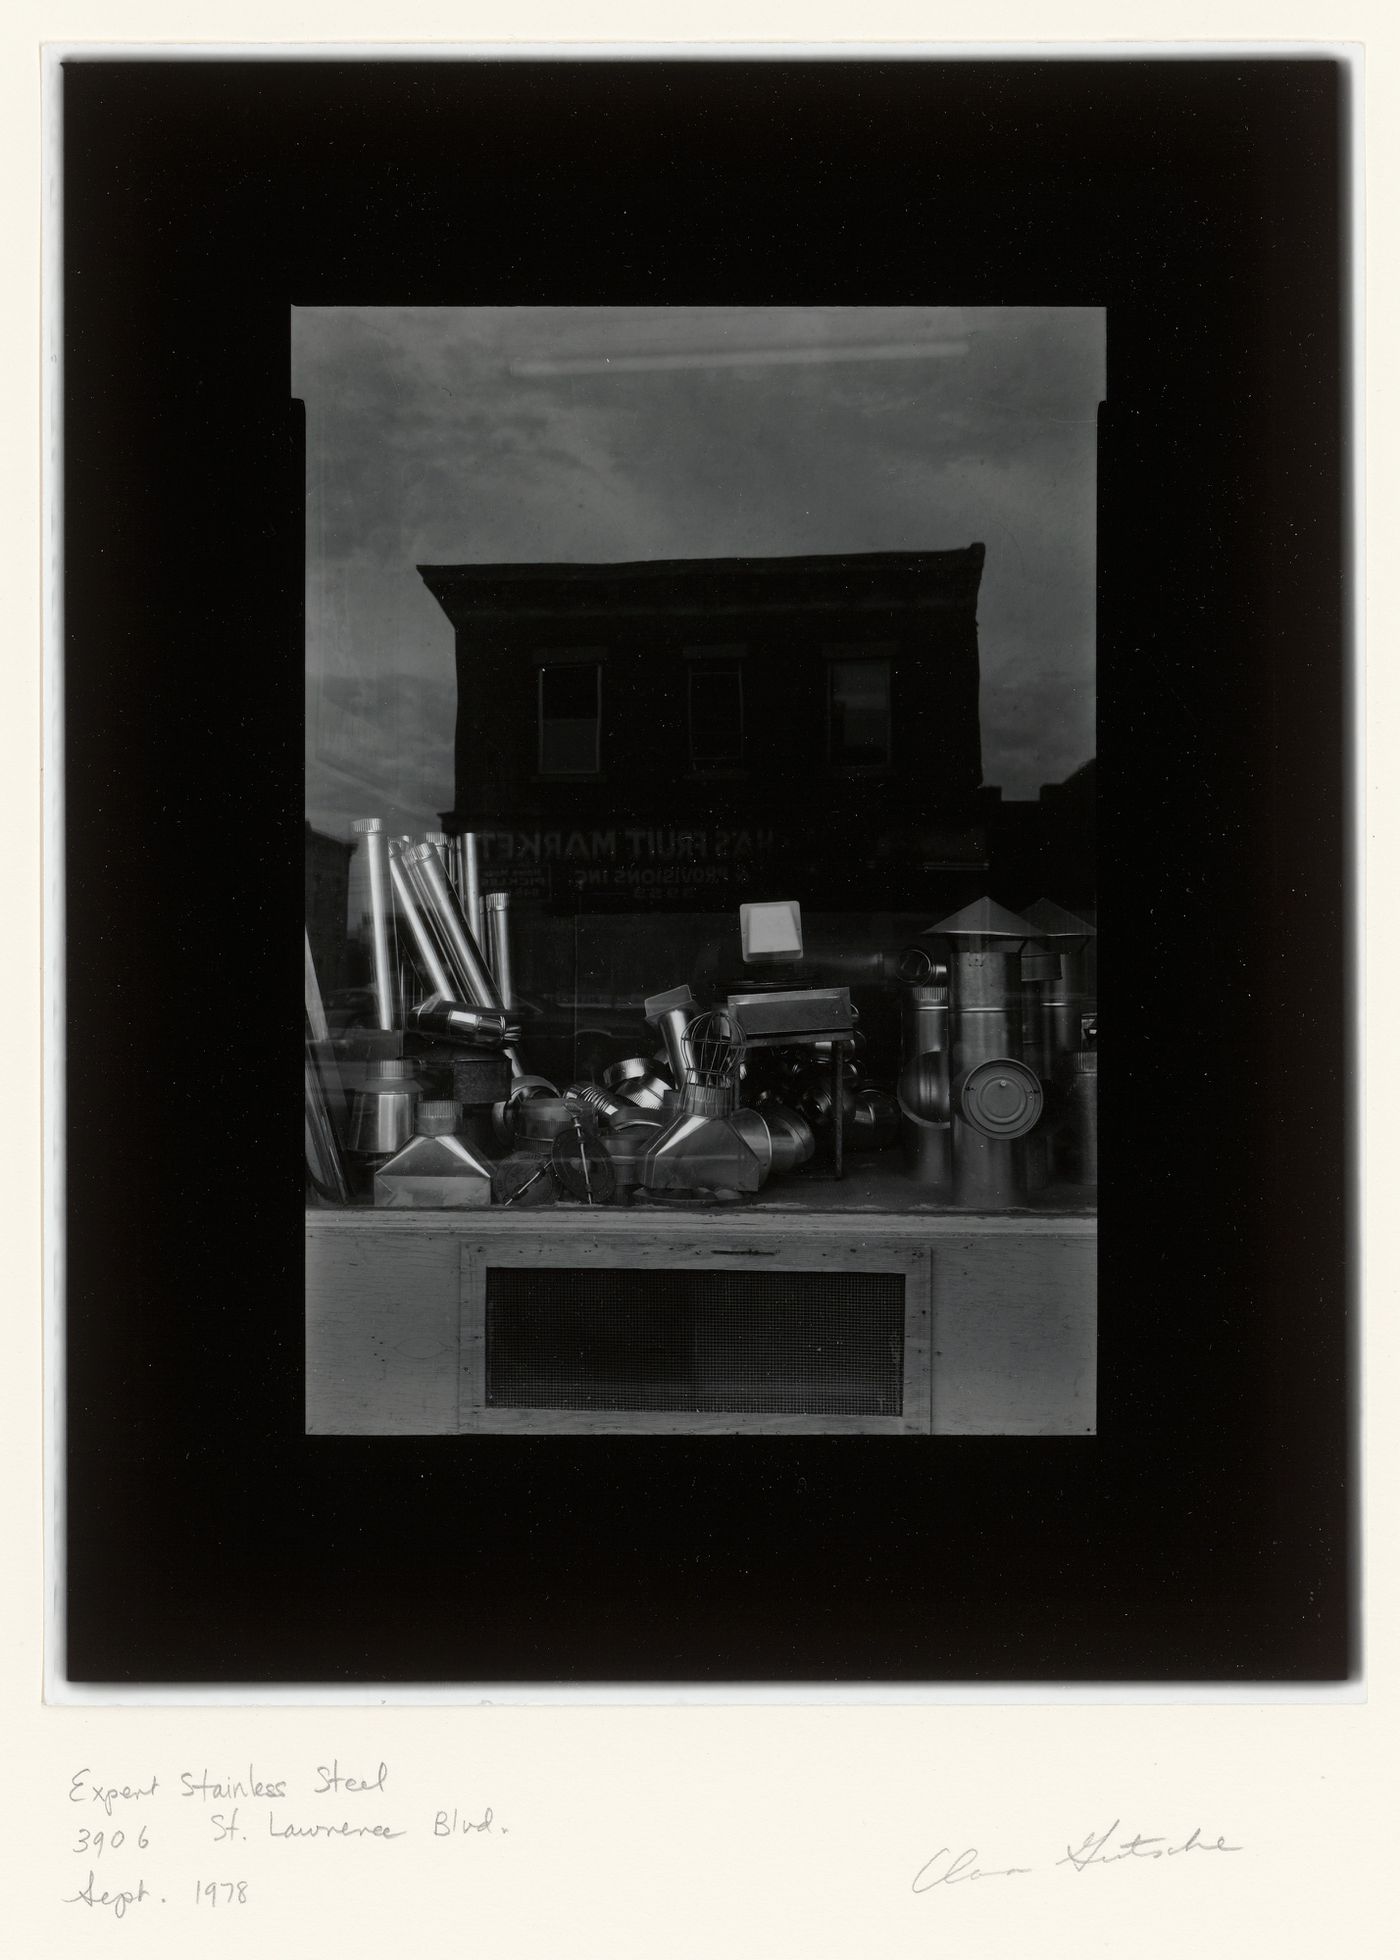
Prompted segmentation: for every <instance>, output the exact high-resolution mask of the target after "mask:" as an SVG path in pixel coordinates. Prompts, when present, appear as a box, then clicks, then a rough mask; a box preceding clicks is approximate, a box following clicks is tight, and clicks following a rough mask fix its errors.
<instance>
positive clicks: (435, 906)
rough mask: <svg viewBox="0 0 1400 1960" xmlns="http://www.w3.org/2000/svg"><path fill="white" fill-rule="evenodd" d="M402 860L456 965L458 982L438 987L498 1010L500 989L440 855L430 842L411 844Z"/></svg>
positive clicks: (472, 1004) (453, 994)
mask: <svg viewBox="0 0 1400 1960" xmlns="http://www.w3.org/2000/svg"><path fill="white" fill-rule="evenodd" d="M402 861H403V864H404V867H405V869H406V871H407V873H408V876H409V877H410V878H411V879H412V881H413V885H414V890H415V893H416V894H417V896H418V898H419V900H420V902H421V903H422V906H423V910H424V912H425V913H426V914H427V916H428V918H429V919H430V921H431V923H432V925H433V928H434V930H435V931H436V932H437V934H438V936H439V940H440V942H441V945H442V949H443V952H444V954H445V955H446V956H447V958H448V961H449V963H450V964H451V965H452V966H453V967H455V968H456V969H457V979H458V984H457V986H455V987H445V988H442V989H440V990H439V991H441V992H444V993H447V994H450V995H451V996H452V997H453V998H454V999H458V1000H465V1001H468V1002H469V1003H470V1004H471V1006H473V1007H490V1008H494V1009H495V1010H496V1012H497V1013H501V1012H502V1011H503V1010H504V1003H503V1002H502V999H501V994H500V989H499V988H498V987H497V985H496V983H495V981H494V979H493V978H492V976H491V969H490V967H489V966H488V965H487V963H486V959H485V957H484V955H483V954H482V951H481V947H480V945H479V944H478V943H477V939H476V935H475V934H474V933H473V932H472V930H471V928H470V927H469V926H468V925H467V923H466V920H465V919H464V918H463V916H462V912H461V909H460V907H459V906H458V904H457V901H456V899H455V898H454V897H453V895H452V887H451V886H450V885H449V884H448V882H447V873H446V872H445V871H444V870H443V868H442V859H441V858H440V857H439V856H438V854H437V852H436V851H435V850H434V849H433V847H432V845H431V844H410V845H409V847H408V849H407V850H406V851H404V852H403V853H402Z"/></svg>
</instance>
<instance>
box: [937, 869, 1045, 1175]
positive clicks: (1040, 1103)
mask: <svg viewBox="0 0 1400 1960" xmlns="http://www.w3.org/2000/svg"><path fill="white" fill-rule="evenodd" d="M929 934H930V936H936V937H938V938H941V939H942V940H943V941H944V943H945V944H946V945H947V947H948V977H949V982H950V986H949V995H950V998H949V1006H950V1010H951V1012H950V1021H951V1030H950V1032H951V1065H950V1075H951V1084H952V1086H951V1102H952V1124H953V1128H952V1146H953V1201H954V1203H955V1204H959V1205H969V1206H973V1207H976V1208H978V1209H981V1210H988V1211H998V1210H1003V1209H1005V1208H1006V1207H1007V1206H1011V1205H1023V1204H1024V1203H1025V1201H1026V1165H1025V1151H1024V1148H1023V1147H1022V1139H1023V1138H1024V1137H1025V1136H1026V1135H1027V1134H1028V1133H1029V1132H1030V1131H1031V1130H1033V1129H1034V1128H1035V1126H1036V1124H1037V1123H1038V1122H1039V1120H1040V1116H1041V1112H1042V1110H1043V1108H1044V1102H1045V1096H1044V1089H1043V1087H1042V1085H1041V1081H1040V1077H1039V1076H1038V1075H1037V1074H1036V1072H1035V1070H1034V1069H1032V1068H1029V1067H1028V1066H1027V1065H1026V1063H1025V1062H1023V1061H1022V1060H1021V1058H1020V1057H1021V1013H1020V1004H1021V1003H1020V994H1021V948H1022V947H1023V946H1024V945H1025V944H1026V942H1027V941H1028V940H1033V939H1034V938H1035V937H1036V934H1035V932H1034V930H1033V929H1032V928H1031V927H1030V926H1029V925H1028V924H1027V923H1026V921H1025V920H1024V919H1022V918H1018V917H1017V915H1016V914H1015V913H1014V912H1008V911H1006V910H1005V908H1004V907H1002V906H1000V905H997V904H995V903H994V902H993V901H992V900H991V899H989V898H983V899H979V900H978V901H977V902H976V904H974V905H969V906H967V907H965V908H964V910H963V911H961V912H959V913H957V914H955V915H954V916H953V917H952V918H948V919H944V920H942V921H941V922H940V924H938V925H936V926H931V927H930V928H929Z"/></svg>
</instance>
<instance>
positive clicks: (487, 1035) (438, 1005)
mask: <svg viewBox="0 0 1400 1960" xmlns="http://www.w3.org/2000/svg"><path fill="white" fill-rule="evenodd" d="M409 1019H410V1020H411V1021H412V1023H413V1025H414V1027H415V1028H419V1029H421V1030H422V1031H423V1033H425V1034H441V1035H446V1036H447V1037H448V1038H449V1039H450V1040H452V1041H460V1042H462V1043H463V1044H464V1045H465V1046H466V1047H469V1048H502V1047H504V1046H505V1044H506V1042H508V1041H517V1040H518V1039H519V1037H520V1028H519V1025H518V1024H517V1023H516V1022H514V1021H512V1020H511V1019H510V1017H509V1015H507V1014H501V1013H498V1012H497V1011H496V1010H495V1009H494V1008H491V1007H468V1006H467V1005H466V1004H465V1003H464V1002H462V1001H459V1000H446V999H444V998H443V996H442V995H441V994H430V995H429V996H428V998H427V999H426V1000H424V1001H420V1002H419V1003H418V1005H417V1006H416V1007H415V1008H414V1009H413V1011H412V1013H411V1014H410V1016H409Z"/></svg>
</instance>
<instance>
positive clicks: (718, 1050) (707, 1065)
mask: <svg viewBox="0 0 1400 1960" xmlns="http://www.w3.org/2000/svg"><path fill="white" fill-rule="evenodd" d="M684 1047H685V1069H684V1080H683V1082H682V1083H681V1084H680V1085H679V1086H680V1092H681V1106H682V1108H684V1109H685V1110H687V1111H689V1112H691V1113H692V1114H694V1115H697V1116H728V1115H729V1114H730V1113H731V1112H732V1111H733V1110H735V1109H737V1108H738V1106H739V1082H740V1078H741V1075H742V1073H743V1062H744V1032H743V1029H742V1028H741V1027H740V1026H739V1024H738V1022H737V1021H736V1020H735V1018H734V1016H733V1014H731V1013H730V1011H729V1009H728V1008H727V1007H712V1008H710V1009H708V1010H707V1011H706V1012H705V1013H703V1014H697V1015H695V1017H694V1018H693V1019H692V1020H691V1021H688V1022H687V1023H686V1030H685V1044H684Z"/></svg>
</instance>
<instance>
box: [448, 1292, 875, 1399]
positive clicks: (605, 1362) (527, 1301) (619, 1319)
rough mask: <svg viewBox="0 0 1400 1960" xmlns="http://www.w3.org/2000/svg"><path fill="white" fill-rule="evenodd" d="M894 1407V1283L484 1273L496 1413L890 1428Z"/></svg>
mask: <svg viewBox="0 0 1400 1960" xmlns="http://www.w3.org/2000/svg"><path fill="white" fill-rule="evenodd" d="M903 1394H904V1276H903V1274H902V1273H749V1272H737V1273H736V1272H712V1271H711V1272H658V1271H622V1270H614V1269H611V1268H600V1267H596V1266H583V1267H572V1266H570V1267H540V1266H529V1267H507V1266H496V1267H491V1268H488V1270H487V1274H486V1400H487V1403H488V1405H490V1406H491V1407H493V1408H498V1409H499V1408H504V1409H523V1408H529V1409H599V1410H608V1409H636V1410H645V1409H656V1410H668V1409H669V1410H675V1411H677V1412H678V1413H679V1412H697V1413H704V1412H708V1413H714V1414H732V1415H787V1414H792V1415H891V1416H896V1415H899V1414H900V1413H901V1409H902V1404H903Z"/></svg>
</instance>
